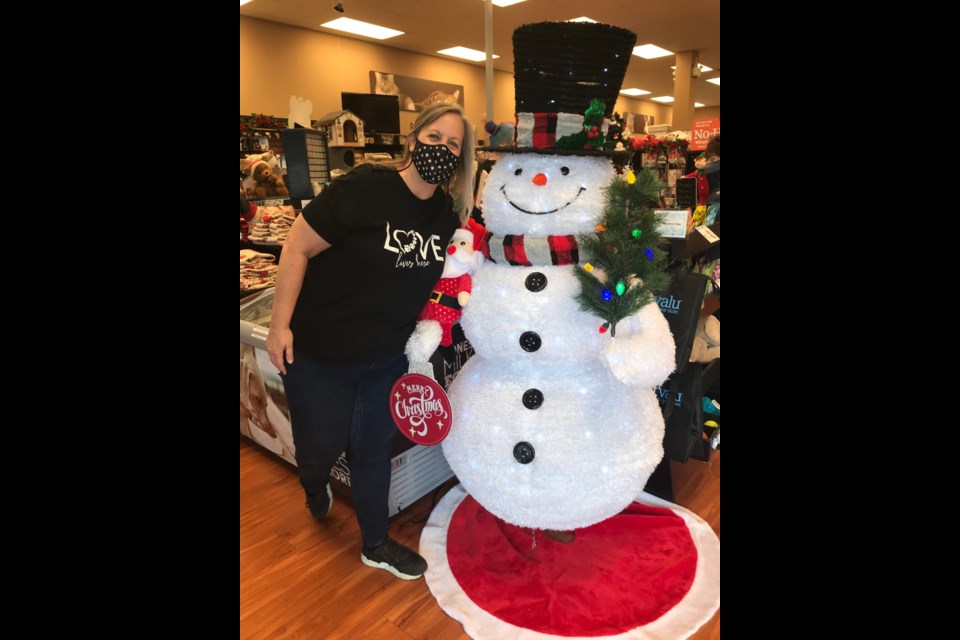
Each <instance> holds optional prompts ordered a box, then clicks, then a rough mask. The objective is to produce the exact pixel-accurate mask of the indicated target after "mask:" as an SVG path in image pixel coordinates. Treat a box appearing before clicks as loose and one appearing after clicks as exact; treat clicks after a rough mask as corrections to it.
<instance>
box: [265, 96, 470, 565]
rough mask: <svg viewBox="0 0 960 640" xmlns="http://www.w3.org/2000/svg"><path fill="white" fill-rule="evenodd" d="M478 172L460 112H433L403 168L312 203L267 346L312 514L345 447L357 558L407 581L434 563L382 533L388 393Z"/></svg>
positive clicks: (453, 107) (296, 234)
mask: <svg viewBox="0 0 960 640" xmlns="http://www.w3.org/2000/svg"><path fill="white" fill-rule="evenodd" d="M473 164H474V132H473V128H472V126H471V125H470V123H469V121H468V120H467V118H466V116H465V115H464V113H463V109H462V108H461V107H460V106H459V105H457V104H450V103H436V104H433V105H430V106H429V107H427V108H425V109H424V110H423V111H422V112H421V113H420V116H419V117H418V118H417V120H416V122H414V124H413V130H412V131H411V132H410V134H409V135H408V136H407V138H406V144H405V148H404V153H403V157H402V159H401V160H400V161H399V162H395V163H392V164H389V165H374V164H364V165H361V166H359V167H357V168H355V169H353V170H352V171H351V172H350V173H348V174H346V175H345V176H343V177H342V178H339V179H337V180H336V181H334V182H333V183H332V184H331V185H330V186H329V187H328V188H327V189H326V190H324V191H323V193H321V194H320V195H319V196H317V197H316V198H314V199H313V200H312V201H311V202H310V203H309V204H308V205H307V206H306V207H304V209H303V214H302V215H301V216H299V217H298V218H297V220H296V222H294V224H293V226H292V227H291V228H290V232H289V235H287V241H286V244H285V245H284V248H283V251H282V253H281V255H280V265H279V269H278V272H277V286H276V292H275V294H274V303H273V318H272V321H271V325H270V333H269V335H268V336H267V351H268V353H269V354H270V361H271V362H273V364H274V365H275V366H276V367H277V368H278V369H279V370H280V372H281V374H282V375H283V383H284V388H285V390H286V393H287V400H288V402H289V404H290V418H291V423H292V428H293V438H294V446H295V447H296V458H297V466H298V469H299V472H300V484H301V485H303V488H304V491H305V492H306V494H307V507H308V508H309V509H310V513H311V514H312V515H313V517H314V518H315V519H317V520H320V519H321V518H323V517H324V516H326V514H327V512H328V511H329V509H330V503H331V501H332V498H333V495H332V493H331V491H330V485H329V476H330V469H331V468H332V467H333V464H334V463H335V462H336V460H337V458H338V457H339V455H340V454H341V453H342V452H343V451H344V450H346V451H347V456H348V461H349V466H350V478H351V488H352V491H353V498H354V502H355V506H356V512H357V520H358V522H359V523H360V533H361V536H362V538H363V551H362V552H361V555H360V559H361V560H362V561H363V563H364V564H366V565H368V566H371V567H379V568H382V569H386V570H387V571H389V572H390V573H392V574H394V575H395V576H397V577H399V578H403V579H405V580H414V579H416V578H419V577H420V576H421V575H423V572H424V571H426V568H427V563H426V561H425V560H424V559H423V558H421V557H420V556H419V555H418V554H417V553H415V552H414V551H412V550H411V549H408V548H407V547H405V546H403V545H401V544H399V543H398V542H396V541H394V540H392V539H390V537H389V536H388V535H387V524H388V492H389V488H390V452H391V443H392V441H393V438H394V436H395V435H396V433H397V429H396V427H395V426H394V423H393V420H392V419H391V417H390V413H389V403H388V401H387V398H388V396H389V393H390V388H391V387H392V386H393V383H394V382H396V380H397V378H399V377H400V376H401V375H403V374H404V373H406V371H407V359H406V356H405V355H404V353H403V351H404V345H405V343H406V340H407V338H408V337H409V336H410V334H411V333H412V332H413V329H414V326H415V324H416V318H417V314H418V313H419V312H420V310H421V309H422V308H423V304H424V302H425V301H426V300H427V298H428V296H429V294H430V291H431V290H432V288H433V286H434V284H436V282H437V280H438V279H439V278H440V274H441V272H442V270H443V259H444V258H443V256H444V249H446V246H447V242H448V241H449V240H450V238H451V236H452V235H453V232H454V230H455V229H456V228H457V227H459V226H461V225H463V224H465V223H466V221H467V219H468V218H469V214H470V210H471V209H472V206H473V175H472V173H473ZM454 194H455V195H457V200H456V201H457V205H456V212H455V209H454V204H453V202H454V200H453V198H452V197H451V195H454Z"/></svg>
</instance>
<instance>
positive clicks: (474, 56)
mask: <svg viewBox="0 0 960 640" xmlns="http://www.w3.org/2000/svg"><path fill="white" fill-rule="evenodd" d="M437 53H442V54H444V55H447V56H453V57H454V58H463V59H464V60H472V61H473V62H482V61H484V60H486V59H487V54H486V53H484V52H483V51H477V50H476V49H468V48H467V47H450V48H449V49H441V50H440V51H437ZM493 57H494V59H497V58H499V57H500V56H498V55H496V54H494V56H493Z"/></svg>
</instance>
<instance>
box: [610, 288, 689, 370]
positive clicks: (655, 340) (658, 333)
mask: <svg viewBox="0 0 960 640" xmlns="http://www.w3.org/2000/svg"><path fill="white" fill-rule="evenodd" d="M603 355H604V357H605V358H606V361H607V364H608V365H609V367H610V369H611V370H612V371H613V374H614V375H615V376H616V377H617V379H618V380H620V381H621V382H623V383H624V384H629V385H637V386H641V387H651V388H652V387H655V386H657V385H658V384H660V383H661V382H663V381H664V380H666V379H667V376H669V375H670V373H671V372H672V371H673V369H674V366H675V364H676V347H675V345H674V342H673V334H671V333H670V325H668V324H667V319H666V318H664V317H663V313H662V312H661V311H660V307H659V306H657V304H656V303H655V302H651V303H649V304H647V305H646V306H644V307H643V308H642V309H640V311H638V312H637V313H635V314H634V315H632V316H629V317H627V318H624V319H623V320H621V321H620V322H618V323H617V335H616V337H612V338H609V341H608V343H607V345H606V346H605V347H604V349H603Z"/></svg>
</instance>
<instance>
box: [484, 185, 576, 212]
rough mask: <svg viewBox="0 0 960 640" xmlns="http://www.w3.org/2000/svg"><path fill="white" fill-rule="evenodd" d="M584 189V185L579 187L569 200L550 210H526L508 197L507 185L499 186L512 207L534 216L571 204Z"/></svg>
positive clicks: (555, 210) (558, 209)
mask: <svg viewBox="0 0 960 640" xmlns="http://www.w3.org/2000/svg"><path fill="white" fill-rule="evenodd" d="M586 190H587V188H586V187H580V190H579V191H577V195H575V196H573V197H572V198H571V199H570V201H569V202H567V204H565V205H562V206H559V207H557V208H556V209H551V210H550V211H527V210H526V209H524V208H523V207H521V206H519V205H518V204H517V203H516V202H514V201H513V200H511V199H510V196H508V195H507V185H502V186H501V187H500V191H501V192H502V193H503V197H504V198H506V199H507V202H509V203H510V205H511V206H512V207H513V208H514V209H516V210H517V211H522V212H524V213H529V214H530V215H534V216H542V215H544V214H546V213H556V212H557V211H560V209H563V208H565V207H569V206H570V205H571V204H573V201H574V200H576V199H577V198H579V197H580V194H581V193H583V192H584V191H586Z"/></svg>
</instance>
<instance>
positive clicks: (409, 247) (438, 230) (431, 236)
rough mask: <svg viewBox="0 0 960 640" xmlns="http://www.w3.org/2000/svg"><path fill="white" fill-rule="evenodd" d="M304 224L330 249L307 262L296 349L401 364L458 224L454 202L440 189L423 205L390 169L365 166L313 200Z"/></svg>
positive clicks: (342, 359) (342, 360) (323, 356)
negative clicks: (398, 360) (397, 360)
mask: <svg viewBox="0 0 960 640" xmlns="http://www.w3.org/2000/svg"><path fill="white" fill-rule="evenodd" d="M303 218H304V220H305V221H306V222H307V223H309V224H310V226H311V227H313V229H314V231H316V232H317V233H318V234H320V236H321V237H322V238H323V239H324V240H326V241H327V242H329V243H330V244H331V245H333V246H332V247H330V248H329V249H327V250H326V251H323V252H322V253H320V254H318V255H316V256H314V257H313V258H311V259H310V261H309V262H308V263H307V272H306V274H305V276H304V280H303V287H302V288H301V290H300V297H299V298H298V299H297V305H296V307H295V308H294V311H293V318H292V319H291V321H290V328H291V330H292V331H293V345H294V348H295V349H296V350H297V351H303V352H304V353H306V354H307V355H308V356H310V357H311V358H315V359H317V360H319V361H321V362H325V363H327V364H358V363H364V362H376V361H379V360H385V359H387V358H390V357H394V356H399V355H400V354H401V353H403V348H404V346H405V345H406V342H407V338H409V337H410V334H411V333H412V332H413V329H414V326H415V324H416V319H417V314H418V313H420V310H421V309H422V308H423V305H424V304H425V303H426V302H427V299H428V296H429V294H430V291H432V290H433V286H434V285H435V284H436V282H437V280H439V279H440V275H441V273H442V272H443V259H444V255H445V254H444V250H445V249H446V248H447V243H448V242H449V241H450V238H451V237H452V236H453V232H454V231H455V230H456V228H457V227H458V226H459V220H458V218H457V216H456V214H455V213H454V212H453V202H452V200H451V198H450V196H448V195H447V194H446V193H444V192H443V191H442V190H441V189H439V188H438V189H437V190H436V192H435V193H434V194H433V196H432V197H431V198H430V199H429V200H421V199H419V198H417V197H416V196H415V195H413V193H411V192H410V190H409V189H408V188H407V185H406V183H404V181H403V178H401V177H400V174H399V173H397V172H396V171H394V170H393V169H390V168H384V167H376V166H374V165H369V164H365V165H360V166H359V167H357V168H356V169H354V170H353V171H351V172H350V173H348V174H346V175H344V176H342V177H340V178H338V179H336V180H334V181H333V183H332V184H330V185H329V186H328V187H327V188H326V189H325V190H324V191H323V193H321V194H320V195H319V196H317V197H316V198H314V199H313V200H311V201H310V203H309V204H308V205H307V206H306V207H304V209H303Z"/></svg>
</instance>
